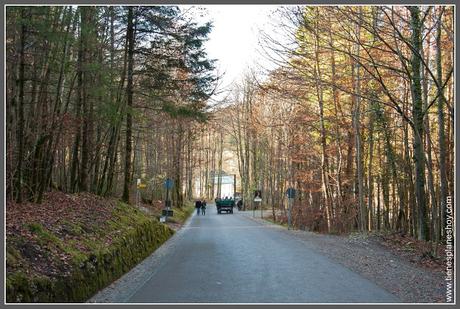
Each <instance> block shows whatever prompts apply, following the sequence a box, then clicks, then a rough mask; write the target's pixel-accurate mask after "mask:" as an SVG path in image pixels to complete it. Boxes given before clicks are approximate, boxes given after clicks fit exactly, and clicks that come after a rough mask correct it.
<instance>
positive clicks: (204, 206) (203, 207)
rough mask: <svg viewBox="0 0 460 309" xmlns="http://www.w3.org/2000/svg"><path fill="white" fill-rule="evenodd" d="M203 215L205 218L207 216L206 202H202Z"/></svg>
mask: <svg viewBox="0 0 460 309" xmlns="http://www.w3.org/2000/svg"><path fill="white" fill-rule="evenodd" d="M201 214H202V215H203V216H204V215H206V200H203V201H202V202H201Z"/></svg>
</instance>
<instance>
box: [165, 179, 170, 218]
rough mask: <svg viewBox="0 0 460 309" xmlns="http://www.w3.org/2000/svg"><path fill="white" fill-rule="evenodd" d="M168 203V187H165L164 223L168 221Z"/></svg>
mask: <svg viewBox="0 0 460 309" xmlns="http://www.w3.org/2000/svg"><path fill="white" fill-rule="evenodd" d="M168 201H169V186H167V187H166V201H165V208H166V215H165V222H166V221H168V210H169V207H168Z"/></svg>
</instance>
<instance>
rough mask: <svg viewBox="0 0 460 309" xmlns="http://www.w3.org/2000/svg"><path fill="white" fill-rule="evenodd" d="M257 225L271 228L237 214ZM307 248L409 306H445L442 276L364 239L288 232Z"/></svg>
mask: <svg viewBox="0 0 460 309" xmlns="http://www.w3.org/2000/svg"><path fill="white" fill-rule="evenodd" d="M238 215H242V216H246V217H248V218H250V219H251V220H255V221H257V222H259V223H260V224H264V225H274V224H273V223H271V222H269V221H266V220H263V219H261V218H257V217H256V218H253V217H252V212H238ZM282 231H283V233H287V234H289V235H292V236H294V237H296V238H297V239H299V240H300V241H301V242H302V243H303V244H304V245H305V246H306V247H308V248H309V249H311V250H314V251H316V252H318V253H320V254H322V255H325V256H327V257H329V258H330V259H332V260H334V261H337V262H338V263H340V264H342V265H344V266H345V267H347V268H349V269H351V270H353V271H354V272H356V273H358V274H360V275H362V276H363V277H365V278H367V279H369V280H370V281H372V282H374V283H375V284H377V285H379V286H380V287H382V288H384V289H385V290H387V291H389V292H391V293H393V294H394V295H396V296H398V297H399V299H401V301H403V302H408V303H440V302H441V303H442V302H445V301H446V300H445V289H446V287H445V281H444V274H443V273H442V272H439V271H435V270H431V269H428V268H423V267H420V266H418V265H416V264H414V263H412V262H410V261H409V260H408V259H406V258H404V257H402V256H399V255H397V254H394V253H393V252H391V251H390V250H388V249H387V248H385V247H384V246H382V245H381V244H379V242H378V241H377V240H376V239H374V238H372V237H369V236H367V235H362V234H354V235H350V236H337V235H325V234H318V233H313V232H308V231H300V230H287V229H286V228H282Z"/></svg>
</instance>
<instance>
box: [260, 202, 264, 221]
mask: <svg viewBox="0 0 460 309" xmlns="http://www.w3.org/2000/svg"><path fill="white" fill-rule="evenodd" d="M259 206H260V218H261V219H263V218H264V211H263V210H262V202H259Z"/></svg>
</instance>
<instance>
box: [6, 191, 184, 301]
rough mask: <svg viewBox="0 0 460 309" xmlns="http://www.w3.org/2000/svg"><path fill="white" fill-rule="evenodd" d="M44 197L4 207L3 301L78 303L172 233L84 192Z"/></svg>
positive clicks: (122, 206)
mask: <svg viewBox="0 0 460 309" xmlns="http://www.w3.org/2000/svg"><path fill="white" fill-rule="evenodd" d="M53 198H54V200H53ZM56 199H58V200H59V201H60V202H64V204H59V205H57V206H56V205H55V204H56V203H55V202H56ZM50 200H51V201H50V202H49V203H44V204H42V205H8V207H10V208H11V209H8V211H9V213H8V211H7V251H6V259H7V276H6V294H7V295H6V296H7V302H8V303H12V302H22V303H24V302H27V303H28V302H33V303H35V302H46V303H47V302H84V301H86V300H87V299H88V298H90V297H91V296H92V295H93V294H95V293H96V292H97V291H98V290H100V289H101V288H103V287H105V286H107V285H108V284H110V283H111V282H113V281H114V280H116V279H117V278H119V277H120V276H121V275H122V274H124V273H125V272H127V271H128V270H130V269H131V268H132V267H134V266H135V265H136V264H137V263H139V262H140V261H142V260H143V259H144V258H146V257H147V256H148V255H150V254H151V253H152V252H153V251H154V250H155V249H156V248H158V247H159V246H160V245H161V244H163V243H164V242H165V241H166V240H167V239H168V238H169V237H171V236H172V235H173V233H174V231H173V230H172V229H171V228H170V227H168V226H167V225H165V224H161V223H159V222H158V218H157V217H156V216H155V215H151V214H148V213H145V212H143V211H141V210H139V209H138V208H137V207H134V206H130V205H127V204H123V203H121V202H119V201H116V200H104V199H102V198H99V197H95V196H92V195H89V194H86V195H82V194H80V195H73V196H71V195H64V196H62V195H60V196H59V197H58V198H56V197H51V198H50ZM62 200H64V201H62ZM79 203H82V204H83V206H81V205H80V204H79ZM53 205H54V206H53ZM63 205H65V206H63ZM33 207H35V209H33ZM18 208H19V209H18ZM43 208H44V209H43ZM188 208H189V207H187V211H181V212H184V217H186V213H189V211H188ZM12 209H14V210H12ZM19 211H21V213H19ZM49 212H54V213H55V214H54V215H50V214H49ZM40 213H41V214H42V215H40ZM181 219H182V218H181ZM184 220H185V218H184Z"/></svg>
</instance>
